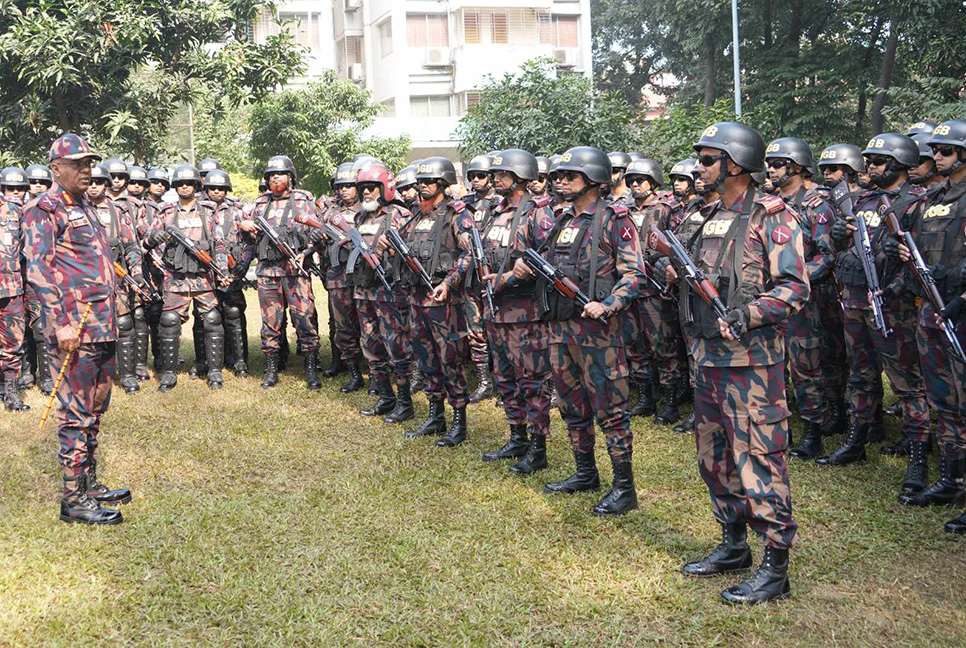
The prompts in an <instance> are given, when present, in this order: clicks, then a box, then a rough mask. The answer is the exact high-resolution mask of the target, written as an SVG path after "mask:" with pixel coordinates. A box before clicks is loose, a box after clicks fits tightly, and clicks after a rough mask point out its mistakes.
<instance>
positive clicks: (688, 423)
mask: <svg viewBox="0 0 966 648" xmlns="http://www.w3.org/2000/svg"><path fill="white" fill-rule="evenodd" d="M671 429H672V430H674V431H675V432H676V433H678V434H691V433H692V432H694V410H691V413H690V414H688V418H686V419H684V421H682V422H681V423H678V424H677V425H675V426H674V427H673V428H671Z"/></svg>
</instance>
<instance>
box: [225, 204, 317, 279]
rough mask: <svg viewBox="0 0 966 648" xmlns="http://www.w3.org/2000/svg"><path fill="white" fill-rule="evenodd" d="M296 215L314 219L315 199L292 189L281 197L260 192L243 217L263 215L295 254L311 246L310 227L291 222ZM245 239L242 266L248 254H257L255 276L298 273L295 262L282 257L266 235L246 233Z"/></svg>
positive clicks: (315, 216) (248, 258)
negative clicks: (250, 210) (250, 208)
mask: <svg viewBox="0 0 966 648" xmlns="http://www.w3.org/2000/svg"><path fill="white" fill-rule="evenodd" d="M300 215H301V216H311V217H313V218H318V210H317V209H316V206H315V198H314V197H313V196H312V194H310V193H309V192H307V191H302V190H301V189H293V190H292V191H291V192H289V193H286V194H284V195H282V196H275V195H274V194H273V193H272V192H270V191H267V192H265V193H263V194H262V195H261V196H259V197H258V200H257V201H255V207H254V208H253V209H252V212H251V213H250V214H248V215H246V216H245V218H246V219H248V220H254V219H255V217H256V216H264V217H265V220H267V221H268V222H269V223H270V224H271V225H272V226H273V227H274V228H275V230H276V231H277V232H278V233H279V235H280V236H281V238H282V239H283V240H285V241H286V242H287V243H288V244H289V246H291V248H292V250H293V251H294V252H295V253H296V254H298V253H300V252H303V251H306V250H307V249H308V248H309V247H310V245H311V235H310V234H309V229H310V228H309V227H308V226H307V225H302V224H301V223H296V222H295V217H296V216H300ZM246 241H247V242H248V243H249V244H248V245H247V246H246V248H245V250H246V251H245V254H244V255H243V259H242V265H243V266H247V265H248V264H249V263H251V259H252V256H255V257H257V258H258V268H257V270H256V274H257V275H258V276H259V277H290V276H295V275H298V274H299V270H298V268H296V267H295V264H294V263H293V262H292V261H290V260H289V259H287V258H285V256H284V255H283V254H282V252H281V251H280V250H279V249H278V247H277V246H276V245H275V244H273V243H272V241H271V240H270V239H269V238H268V236H267V235H266V234H264V233H262V232H256V233H255V235H254V236H251V235H246Z"/></svg>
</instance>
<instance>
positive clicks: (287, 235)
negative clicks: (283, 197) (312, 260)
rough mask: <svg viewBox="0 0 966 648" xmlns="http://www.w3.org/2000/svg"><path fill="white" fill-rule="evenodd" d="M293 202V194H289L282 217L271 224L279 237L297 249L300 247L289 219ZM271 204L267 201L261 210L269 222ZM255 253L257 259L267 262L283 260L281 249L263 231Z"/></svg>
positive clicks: (270, 220)
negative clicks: (276, 222)
mask: <svg viewBox="0 0 966 648" xmlns="http://www.w3.org/2000/svg"><path fill="white" fill-rule="evenodd" d="M294 202H295V196H294V195H289V197H288V200H287V201H285V207H284V208H283V209H282V217H281V218H280V219H279V222H278V224H277V225H276V224H274V223H273V225H274V226H275V231H276V232H278V235H279V236H280V237H281V239H282V240H283V241H285V242H287V243H288V244H289V245H291V246H292V249H294V250H298V249H300V246H299V244H298V240H296V237H295V231H294V228H293V227H292V221H291V215H292V209H293V205H294ZM271 206H272V201H269V202H267V203H266V204H265V209H264V210H262V217H263V218H264V219H265V220H267V221H268V222H270V223H271V222H272V219H271V218H269V216H268V212H269V209H270V208H271ZM256 253H257V254H258V260H259V261H264V262H268V263H280V262H282V261H285V255H284V254H283V253H282V251H281V250H279V249H278V246H277V245H275V244H274V243H272V240H271V239H270V238H268V235H266V234H264V233H263V234H262V235H261V236H259V237H258V244H257V247H256Z"/></svg>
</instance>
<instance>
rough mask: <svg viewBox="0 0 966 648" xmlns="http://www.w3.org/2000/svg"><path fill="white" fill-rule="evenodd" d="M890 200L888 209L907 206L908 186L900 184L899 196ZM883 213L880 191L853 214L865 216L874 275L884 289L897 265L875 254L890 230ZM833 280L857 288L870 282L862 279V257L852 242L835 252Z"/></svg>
mask: <svg viewBox="0 0 966 648" xmlns="http://www.w3.org/2000/svg"><path fill="white" fill-rule="evenodd" d="M892 202H893V205H892V207H891V208H890V209H896V208H897V207H898V208H902V209H905V208H906V207H908V206H909V205H910V203H909V202H908V188H907V187H905V186H903V189H902V190H901V191H900V192H899V195H898V196H897V197H896V198H895V200H893V201H892ZM860 207H861V208H860ZM885 213H886V208H885V205H884V204H883V203H882V194H881V193H879V194H876V195H875V196H874V199H870V200H863V201H862V202H861V203H860V204H859V205H858V206H857V207H856V209H855V215H856V216H862V217H863V218H864V219H865V225H866V229H867V230H868V231H869V243H870V245H871V247H872V253H873V255H874V257H875V260H876V264H875V267H876V274H877V275H878V279H879V285H880V286H881V287H883V288H885V286H886V285H887V284H888V283H889V282H890V281H891V280H892V279H893V278H895V275H896V273H897V272H898V271H899V266H898V265H897V264H896V263H893V262H892V261H890V260H889V259H888V258H887V257H884V255H880V254H877V253H876V252H877V251H878V250H880V249H881V246H882V245H883V244H884V243H885V236H886V235H887V234H888V233H889V228H888V226H887V225H886V219H885ZM902 216H903V214H900V219H899V220H900V222H901V221H902V220H903V218H902ZM835 280H836V281H838V282H839V283H841V284H842V285H845V286H853V287H856V288H867V287H868V285H869V283H868V281H867V280H866V278H865V270H863V266H862V259H861V258H860V257H859V255H858V254H857V253H856V250H855V245H854V244H853V243H851V242H850V243H849V245H848V247H847V248H846V249H845V250H844V251H842V252H839V253H838V254H837V255H836V258H835Z"/></svg>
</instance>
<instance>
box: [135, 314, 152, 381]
mask: <svg viewBox="0 0 966 648" xmlns="http://www.w3.org/2000/svg"><path fill="white" fill-rule="evenodd" d="M134 312H135V315H134V376H135V377H136V378H137V379H138V380H139V381H141V382H144V381H145V380H151V372H150V371H148V338H149V337H150V328H149V327H148V321H147V319H145V317H146V316H145V313H144V308H143V307H138V308H137V309H135V311H134Z"/></svg>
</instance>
